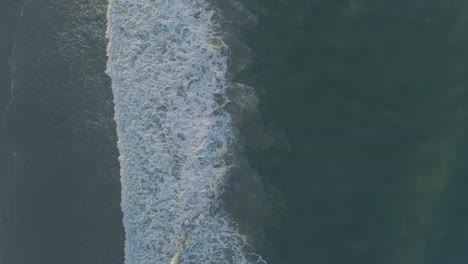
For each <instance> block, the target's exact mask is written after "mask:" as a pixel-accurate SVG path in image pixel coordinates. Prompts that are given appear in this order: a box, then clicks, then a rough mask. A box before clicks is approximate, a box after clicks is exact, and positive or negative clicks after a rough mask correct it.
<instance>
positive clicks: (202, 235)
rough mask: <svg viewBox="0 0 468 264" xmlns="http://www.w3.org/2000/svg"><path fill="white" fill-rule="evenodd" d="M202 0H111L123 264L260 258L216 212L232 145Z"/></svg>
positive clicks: (223, 64)
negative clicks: (122, 214)
mask: <svg viewBox="0 0 468 264" xmlns="http://www.w3.org/2000/svg"><path fill="white" fill-rule="evenodd" d="M213 15H214V11H213V10H211V9H210V8H209V6H208V4H207V2H206V0H145V1H134V0H111V1H110V3H109V10H108V15H107V19H108V31H107V37H108V39H109V45H108V56H109V60H108V65H107V74H108V75H109V76H110V77H111V79H112V89H113V93H114V101H115V120H116V122H117V130H118V131H117V132H118V137H119V140H118V147H119V151H120V163H121V183H122V204H121V205H122V211H123V213H124V219H123V222H124V227H125V232H126V242H125V263H126V264H150V263H151V264H154V263H171V264H175V263H216V264H220V263H265V261H264V260H263V259H262V258H261V257H260V256H258V255H256V254H254V253H252V252H250V251H249V250H248V248H249V247H248V245H247V243H246V238H245V237H244V236H243V235H241V234H239V233H238V232H237V230H236V228H235V223H233V222H232V221H231V220H230V219H229V218H228V217H227V216H226V214H225V213H223V211H222V209H220V206H219V203H220V199H219V197H220V195H221V192H222V187H223V184H224V182H225V177H226V173H227V171H228V169H229V166H230V164H229V161H227V160H228V158H227V157H228V156H229V155H230V146H231V145H232V144H234V143H235V138H234V134H233V128H232V125H231V118H230V116H229V115H228V114H227V113H226V112H225V111H224V110H223V107H224V105H225V103H226V102H227V101H228V100H227V99H226V97H225V90H226V89H227V87H228V85H229V83H228V81H227V80H226V71H227V58H226V56H225V55H224V53H223V50H225V49H226V46H225V45H224V43H223V41H222V39H221V35H220V34H219V33H220V32H219V30H218V27H217V25H216V23H215V22H214V19H213Z"/></svg>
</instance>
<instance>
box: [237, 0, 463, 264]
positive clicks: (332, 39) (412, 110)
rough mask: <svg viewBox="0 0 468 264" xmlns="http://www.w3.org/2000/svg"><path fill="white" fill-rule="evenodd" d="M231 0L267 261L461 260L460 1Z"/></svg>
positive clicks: (390, 263)
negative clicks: (253, 116) (242, 17)
mask: <svg viewBox="0 0 468 264" xmlns="http://www.w3.org/2000/svg"><path fill="white" fill-rule="evenodd" d="M243 3H244V5H245V6H246V7H247V8H248V9H249V10H250V11H251V12H252V13H254V14H255V15H257V18H258V26H257V28H256V29H255V30H253V31H251V32H250V34H248V36H247V38H246V42H247V43H248V45H249V47H251V49H252V53H253V61H254V62H253V64H252V65H251V67H250V68H249V69H248V70H247V71H245V72H243V74H241V76H239V80H241V81H243V82H246V83H248V84H250V85H251V86H253V87H255V89H256V91H257V93H258V95H259V98H260V109H261V117H262V121H261V122H260V125H258V123H257V128H256V129H252V128H245V129H244V130H245V131H244V133H246V134H247V135H248V137H247V148H248V156H249V161H250V163H251V165H252V166H253V167H254V168H255V169H256V170H258V172H259V174H260V175H261V176H262V179H263V180H264V182H265V183H266V184H267V186H270V188H272V189H275V190H276V191H275V196H276V197H280V198H276V202H274V203H273V204H274V211H275V212H277V215H275V217H273V218H270V219H269V220H268V221H266V233H265V241H266V242H265V241H263V242H262V243H260V245H261V246H260V248H261V250H263V251H264V252H266V253H265V254H267V255H268V257H269V258H268V259H269V260H270V263H337V264H338V263H351V264H354V263H360V264H362V263H379V264H422V263H451V264H452V263H467V262H468V254H467V253H465V251H464V249H463V248H464V245H466V243H467V242H468V236H467V235H468V233H467V231H466V226H465V224H464V221H465V220H466V219H467V213H468V212H467V210H466V208H464V205H463V204H464V200H465V199H467V197H466V195H465V189H466V187H468V185H467V170H466V168H465V162H464V161H465V160H466V155H465V154H464V152H465V150H466V139H468V137H467V129H466V123H467V117H468V116H467V113H468V111H467V110H468V109H467V107H468V104H467V99H468V87H467V84H468V79H467V77H466V76H467V74H466V73H467V71H468V49H467V47H468V34H466V33H467V31H468V24H467V20H466V18H468V15H467V11H468V9H467V7H468V6H467V4H466V3H465V2H463V1H430V0H427V1H390V0H388V1H357V0H356V1H352V0H349V1H346V0H329V1H318V0H317V1H300V0H297V1H280V0H268V1H266V0H265V1H263V0H256V1H243ZM258 127H260V128H258ZM258 131H261V132H258ZM265 137H269V138H271V139H272V140H271V141H272V143H270V144H267V145H265V144H263V143H262V144H261V143H259V142H263V141H262V138H263V139H264V138H265ZM278 200H279V201H278ZM465 223H466V221H465Z"/></svg>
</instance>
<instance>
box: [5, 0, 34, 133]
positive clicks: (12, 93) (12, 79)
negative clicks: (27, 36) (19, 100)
mask: <svg viewBox="0 0 468 264" xmlns="http://www.w3.org/2000/svg"><path fill="white" fill-rule="evenodd" d="M28 3H29V0H25V1H24V3H23V5H22V7H21V11H20V15H19V18H18V23H17V24H16V28H15V32H14V33H13V50H12V52H11V59H10V61H9V62H8V64H9V65H10V68H11V71H10V100H9V101H8V104H7V106H6V107H5V109H4V110H3V128H6V127H7V114H8V110H9V109H10V106H11V104H12V103H13V101H14V99H15V72H16V66H15V64H14V62H13V61H12V60H13V58H14V56H15V54H16V33H17V32H18V31H19V30H20V27H21V23H22V22H23V14H24V8H25V7H26V5H27V4H28Z"/></svg>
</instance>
